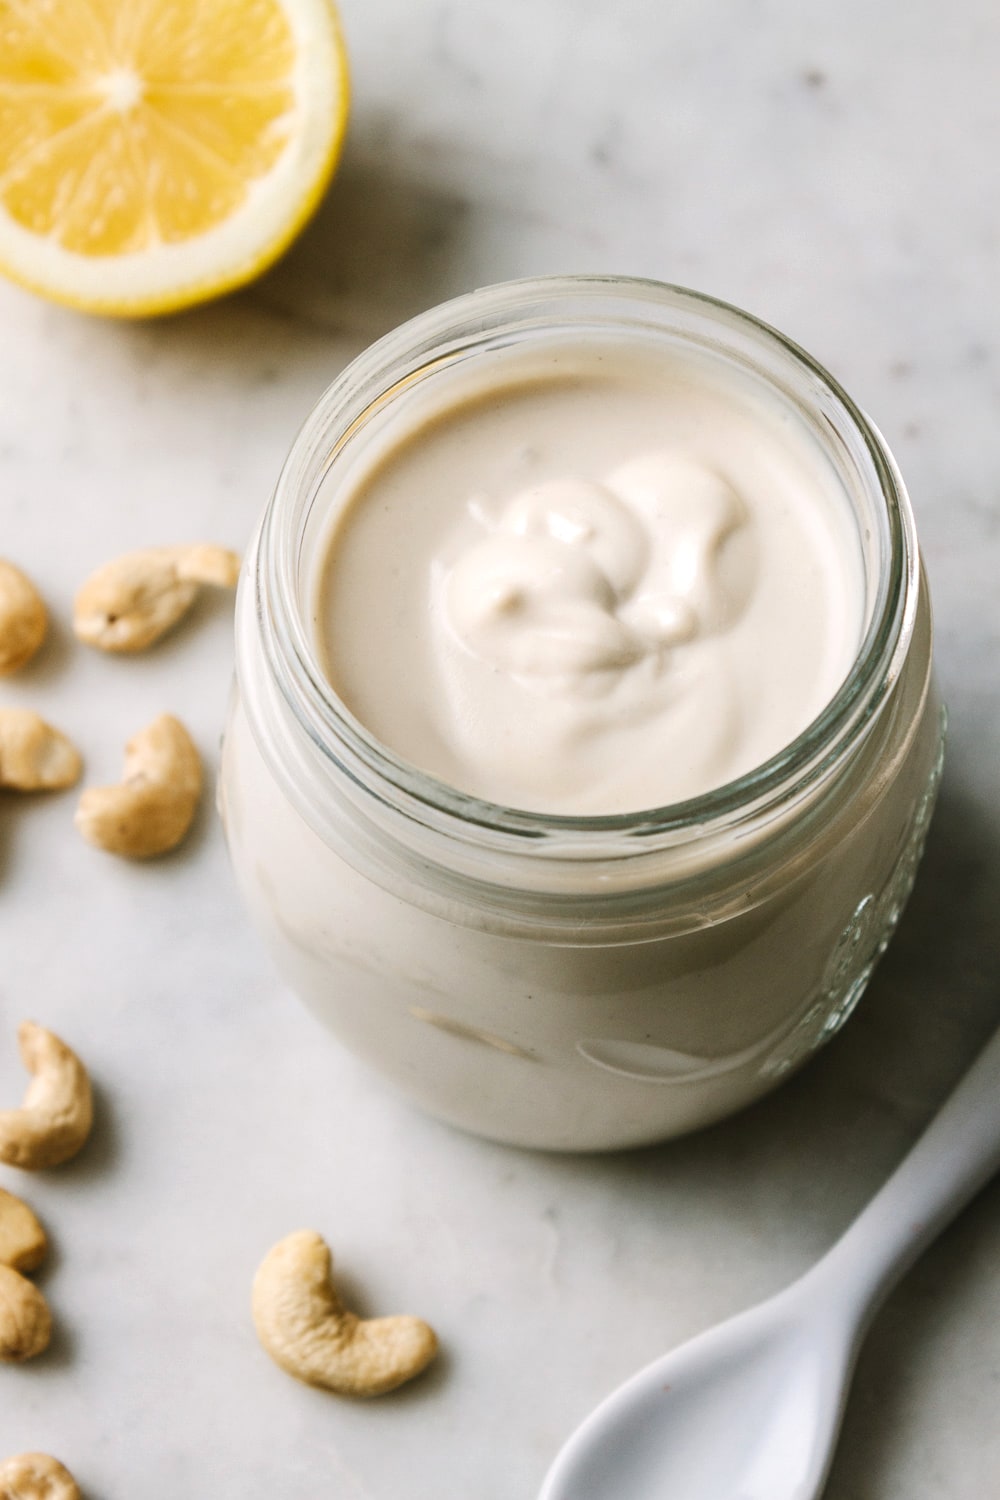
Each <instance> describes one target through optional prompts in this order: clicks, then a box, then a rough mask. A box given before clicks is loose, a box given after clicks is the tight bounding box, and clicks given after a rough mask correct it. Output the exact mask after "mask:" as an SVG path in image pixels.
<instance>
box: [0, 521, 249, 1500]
mask: <svg viewBox="0 0 1000 1500" xmlns="http://www.w3.org/2000/svg"><path fill="white" fill-rule="evenodd" d="M239 569H240V560H239V557H238V556H237V554H236V553H235V552H230V551H229V550H228V549H226V548H224V547H216V546H211V545H206V544H201V545H197V546H189V547H147V548H144V549H142V550H141V551H138V552H129V553H126V554H125V555H124V556H122V557H117V558H115V559H114V560H113V561H112V562H110V563H107V564H106V565H105V566H104V567H102V568H99V569H98V570H97V572H96V573H93V574H92V575H91V576H90V578H88V579H87V581H86V582H85V583H84V584H83V586H82V588H81V589H80V591H79V593H78V594H77V596H76V600H75V602H74V608H73V628H74V631H75V632H76V635H77V637H78V638H79V639H80V640H81V641H83V642H85V643H86V644H87V645H89V646H94V647H96V648H97V649H98V650H101V651H109V652H115V653H125V652H136V651H143V650H145V649H146V647H147V646H151V645H152V644H153V643H154V641H157V640H159V639H160V637H161V636H162V635H164V634H166V632H167V631H168V630H170V629H171V627H172V626H174V625H176V624H177V622H178V621H179V620H180V619H181V618H182V616H183V615H185V614H186V613H187V611H188V610H189V609H190V608H191V606H192V604H193V603H194V601H195V599H196V597H197V595H198V593H199V592H200V590H201V589H202V588H203V587H205V586H214V587H217V588H232V587H234V585H235V583H236V580H237V578H238V576H239ZM46 628H47V617H46V611H45V605H44V604H43V602H42V599H41V596H40V595H39V593H38V590H37V589H36V588H35V586H34V584H33V583H32V582H31V580H30V579H29V578H28V577H27V576H26V575H25V574H24V573H22V572H21V570H20V569H19V568H16V567H15V566H14V565H13V564H12V563H9V562H5V561H4V560H2V559H0V676H5V675H7V674H9V673H11V672H15V671H17V670H18V669H19V668H20V667H22V666H23V665H24V664H25V663H26V662H27V661H29V660H30V658H31V657H32V656H33V655H34V654H35V652H36V651H37V650H38V648H39V647H40V646H41V644H42V641H43V640H44V638H45V633H46ZM82 769H83V763H82V760H81V758H80V754H79V752H78V751H77V749H76V747H75V746H74V745H73V743H72V741H71V740H69V739H68V738H67V736H66V735H65V734H63V733H62V731H61V730H59V729H56V728H54V727H53V725H51V724H49V723H48V722H47V721H46V720H45V719H43V718H41V716H40V715H39V714H37V713H35V712H33V711H32V710H30V709H24V708H2V707H0V788H9V789H13V790H15V791H23V792H35V791H53V790H58V789H61V788H64V787H69V786H73V785H74V784H75V783H76V782H77V781H78V780H79V778H80V775H81V772H82ZM201 786H202V774H201V762H200V760H199V757H198V752H197V750H196V748H195V746H194V742H193V741H192V739H191V737H190V735H189V734H188V732H187V730H186V729H185V728H184V726H183V724H181V723H180V721H179V720H178V719H175V718H173V717H172V716H171V715H169V714H162V715H161V716H160V717H159V718H157V719H155V720H154V721H153V723H152V724H150V725H148V726H147V727H146V728H145V729H144V730H142V731H141V732H140V733H139V734H137V735H136V736H135V737H134V739H132V740H131V741H130V742H129V744H128V745H127V746H126V751H125V769H124V773H123V780H122V782H121V784H120V785H117V786H110V787H99V788H91V789H88V790H87V791H85V792H84V793H83V796H82V797H81V799H80V805H79V808H78V811H77V815H76V825H77V827H78V828H79V830H80V832H81V833H82V834H83V836H84V838H85V839H87V840H88V842H90V843H92V844H95V845H97V846H98V847H99V848H101V849H106V850H108V851H109V852H110V853H113V854H120V855H124V856H126V857H128V858H132V859H147V858H150V857H151V856H153V855H157V854H164V853H166V852H167V850H169V849H173V848H174V847H176V845H177V844H179V843H180V841H181V839H183V837H184V835H185V834H186V833H187V830H188V828H189V827H190V826H191V823H192V821H193V819H194V815H195V811H196V809H197V806H198V800H199V798H200V795H201ZM0 1500H2V1497H0Z"/></svg>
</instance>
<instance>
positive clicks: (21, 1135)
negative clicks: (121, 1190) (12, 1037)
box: [0, 1021, 94, 1170]
mask: <svg viewBox="0 0 1000 1500" xmlns="http://www.w3.org/2000/svg"><path fill="white" fill-rule="evenodd" d="M17 1039H18V1043H19V1045H20V1048H21V1060H22V1062H23V1063H24V1066H25V1067H26V1068H27V1070H28V1072H29V1073H31V1074H33V1077H32V1080H31V1082H30V1084H29V1085H28V1090H27V1093H26V1094H25V1096H24V1102H23V1104H22V1105H21V1108H20V1109H4V1110H0V1161H5V1162H7V1163H8V1165H10V1166H12V1167H26V1168H28V1169H29V1170H31V1169H34V1168H36V1167H56V1166H58V1165H59V1163H60V1162H64V1161H69V1159H70V1157H71V1156H75V1155H76V1153H77V1152H78V1151H79V1150H80V1148H81V1147H82V1146H83V1143H84V1141H85V1140H86V1139H87V1136H88V1135H89V1134H90V1127H91V1124H92V1122H93V1118H94V1106H93V1100H92V1097H91V1092H90V1079H89V1078H88V1077H87V1070H86V1068H85V1067H84V1066H83V1063H82V1062H81V1061H80V1059H79V1058H78V1057H77V1055H76V1053H75V1052H72V1051H70V1049H69V1047H67V1046H66V1043H65V1042H63V1041H60V1039H59V1038H58V1037H57V1036H56V1035H55V1033H54V1032H51V1031H46V1030H45V1028H44V1026H36V1025H35V1023H34V1021H22V1022H21V1024H20V1026H19V1027H18V1030H17Z"/></svg>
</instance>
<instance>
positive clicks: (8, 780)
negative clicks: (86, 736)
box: [0, 708, 83, 792]
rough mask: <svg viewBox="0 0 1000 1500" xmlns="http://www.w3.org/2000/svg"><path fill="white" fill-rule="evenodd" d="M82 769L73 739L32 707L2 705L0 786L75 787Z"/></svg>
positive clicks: (25, 788) (29, 789)
mask: <svg viewBox="0 0 1000 1500" xmlns="http://www.w3.org/2000/svg"><path fill="white" fill-rule="evenodd" d="M82 768H83V762H82V761H81V759H80V752H79V751H78V750H77V748H76V746H75V745H74V744H73V743H72V741H71V740H68V739H67V738H66V736H65V735H64V734H62V733H61V731H60V730H58V729H53V727H52V725H51V724H47V723H46V722H45V720H44V719H43V718H41V717H40V716H39V715H38V714H36V713H34V712H32V710H31V709H30V708H0V787H13V788H14V790H15V791H19V792H43V791H44V792H48V791H54V790H55V789H56V788H58V787H64V786H72V785H73V783H74V781H78V780H79V777H80V771H81V770H82Z"/></svg>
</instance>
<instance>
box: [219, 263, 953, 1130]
mask: <svg viewBox="0 0 1000 1500" xmlns="http://www.w3.org/2000/svg"><path fill="white" fill-rule="evenodd" d="M609 335H613V336H614V337H615V338H616V339H619V340H623V339H624V340H635V341H636V343H637V344H639V343H641V344H642V345H643V346H646V347H652V348H656V347H657V346H663V347H666V346H672V347H683V348H700V349H704V350H707V351H710V352H711V355H712V357H713V358H715V359H719V360H723V361H726V362H730V363H731V364H732V365H733V367H734V368H739V369H740V370H741V371H743V372H745V373H748V374H749V375H750V376H751V377H752V378H753V379H754V380H755V381H757V382H759V384H760V385H761V387H762V388H763V389H766V390H768V391H770V392H773V393H774V395H775V398H776V399H780V400H781V401H782V402H783V403H784V404H785V406H786V407H787V408H788V410H789V412H790V413H792V414H793V416H794V419H795V420H796V421H799V422H801V423H802V424H804V425H805V427H807V428H808V430H809V431H810V432H811V433H812V435H813V437H814V438H815V440H816V441H817V442H818V443H819V444H820V445H821V446H822V448H823V450H824V453H825V454H826V456H827V458H828V460H829V462H830V464H831V465H833V467H834V469H835V470H836V473H837V476H838V480H839V482H840V483H841V485H842V487H843V492H844V494H845V496H846V497H847V499H848V501H849V504H850V506H851V509H852V513H853V515H854V517H855V520H856V525H857V531H858V537H859V541H860V544H861V548H862V555H863V562H864V572H865V591H866V597H865V608H864V626H863V640H862V642H861V646H860V649H859V651H858V654H857V657H856V660H855V662H854V665H853V667H852V669H851V671H850V673H849V674H848V677H847V678H846V680H845V682H844V683H843V684H842V686H841V688H840V690H839V691H838V692H837V694H836V695H835V697H834V698H833V699H832V701H831V702H830V703H829V704H828V705H827V707H826V708H825V709H824V711H823V712H822V714H821V715H820V716H819V717H818V718H817V719H816V720H814V722H813V723H812V724H810V725H809V726H808V728H807V729H806V730H805V732H804V733H803V734H801V735H799V736H798V738H797V739H795V740H794V741H793V742H792V743H791V744H789V745H787V746H785V747H783V748H782V750H781V751H780V752H779V754H777V755H776V756H774V757H772V759H771V760H770V761H768V762H767V763H766V764H765V765H763V766H761V767H758V768H756V769H755V770H754V771H753V772H751V773H750V774H748V775H746V776H744V777H742V778H740V780H738V781H734V782H731V783H729V784H728V785H726V786H723V787H721V788H719V789H717V790H716V791H713V792H710V793H708V794H706V795H705V796H702V797H698V798H695V799H693V800H691V801H689V802H687V803H680V804H676V805H673V806H667V807H662V808H655V809H647V810H644V811H642V812H640V813H635V814H620V815H615V816H608V817H553V816H547V815H545V814H540V813H525V812H522V811H518V810H516V809H509V808H504V807H500V806H496V805H493V804H491V803H489V802H484V801H482V800H480V799H476V798H473V797H470V796H467V795H464V794H462V793H461V792H459V791H456V790H455V789H454V788H452V787H449V786H446V785H444V784H443V783H441V782H438V781H436V780H435V779H434V778H433V777H430V776H428V775H426V774H424V773H422V772H420V771H419V770H417V769H415V768H414V767H412V766H411V765H409V764H407V763H406V762H405V761H403V760H401V759H400V758H398V757H397V756H395V755H393V754H392V753H390V752H389V751H388V750H387V749H386V748H385V747H384V746H382V745H380V744H379V743H378V742H377V741H376V740H375V739H374V738H373V737H372V736H371V735H370V734H369V733H368V732H367V731H366V730H365V728H364V726H363V725H361V724H359V723H358V722H357V721H356V720H355V719H354V718H353V716H352V715H351V714H350V713H349V712H348V711H347V709H346V708H345V706H344V705H343V704H342V703H340V702H339V700H338V699H337V697H336V695H335V693H334V692H333V690H332V688H331V687H330V685H329V682H328V681H327V678H326V676H325V673H324V671H323V669H322V667H321V664H320V662H319V660H318V654H317V650H316V646H315V643H314V640H313V638H312V636H311V633H310V611H311V607H312V592H311V591H312V590H313V588H314V581H315V576H316V570H317V565H318V562H319V556H318V554H319V551H320V549H321V548H322V546H323V545H324V538H325V536H326V533H327V530H328V525H329V518H330V511H331V507H335V506H337V505H342V504H345V503H347V500H348V499H349V494H350V490H351V484H350V478H351V474H352V472H354V471H355V466H356V465H357V463H358V461H359V455H363V453H364V452H365V450H366V447H367V448H370V446H371V445H372V444H373V443H376V442H378V441H380V440H381V438H382V437H383V436H384V434H385V433H386V432H389V433H391V432H392V431H393V428H394V426H396V425H398V424H399V423H400V422H401V421H403V420H404V418H405V412H406V410H407V406H408V404H409V405H410V406H411V407H412V403H413V401H414V400H415V399H426V398H427V397H428V393H430V396H431V397H433V393H434V390H435V389H436V388H437V387H438V386H441V385H442V383H443V382H444V381H446V380H447V379H449V378H453V377H454V374H455V372H456V371H463V370H467V371H472V370H478V369H481V368H483V367H484V364H485V362H486V361H488V360H489V359H490V358H493V357H495V356H496V353H497V351H498V350H504V349H509V348H511V347H514V346H516V347H518V348H521V349H524V348H531V349H533V348H542V347H544V346H545V345H546V343H547V342H549V343H551V342H552V341H553V340H558V341H560V343H561V344H562V345H563V346H566V344H567V342H568V343H569V344H572V342H573V341H579V342H580V344H581V345H586V344H587V343H588V341H589V342H592V341H594V340H595V339H600V338H603V337H607V336H609ZM442 388H443V386H442ZM941 746H942V719H941V711H940V707H939V705H938V702H937V699H936V694H935V690H934V683H933V676H932V671H931V626H930V613H929V605H928V599H927V591H926V585H925V582H924V580H923V578H922V575H921V571H920V566H919V561H918V554H917V545H916V538H915V534H914V529H913V521H912V516H911V514H910V509H909V505H908V502H907V499H906V495H905V492H904V489H903V486H902V482H901V480H900V477H899V474H898V472H897V470H896V468H895V465H894V464H893V461H892V459H891V457H890V455H889V454H888V452H887V451H886V449H885V446H884V444H883V443H882V441H881V439H880V438H879V436H878V434H877V433H876V432H875V430H874V429H873V428H872V427H871V425H870V424H869V423H868V422H867V421H866V419H865V418H864V417H863V416H862V415H861V413H860V412H858V410H857V409H856V407H855V406H854V405H853V403H852V402H851V401H850V400H849V398H848V397H847V396H846V394H845V393H844V392H843V391H842V390H840V388H839V387H838V386H837V385H836V383H835V382H834V381H833V380H832V379H831V377H830V376H829V375H827V374H826V373H825V372H824V371H823V370H822V369H821V368H820V367H819V366H817V365H816V364H815V363H814V362H813V361H812V360H811V359H809V357H808V356H806V355H805V354H804V353H803V352H802V351H801V350H798V349H796V348H795V347H794V346H793V345H791V344H789V343H788V342H787V341H786V340H784V339H783V338H782V337H781V336H780V335H778V334H776V333H775V332H774V331H773V330H770V329H768V328H766V327H764V326H763V325H761V324H759V323H757V322H756V321H755V320H753V319H752V318H749V317H748V316H747V315H745V314H743V313H740V312H739V311H737V310H736V309H733V308H730V307H727V306H725V305H722V304H719V303H715V302H712V301H710V300H709V299H706V298H702V297H698V296H695V295H694V294H692V293H689V292H684V291H681V290H679V289H676V288H669V287H663V286H660V285H658V284H654V283H648V282H635V281H628V280H615V279H604V278H582V277H581V278H574V277H569V278H554V279H547V280H542V281H537V282H529V283H514V284H510V285H506V286H502V287H496V288H488V289H486V290H484V291H481V292H477V293H474V294H472V295H471V296H469V297H465V298H461V299H458V300H457V301H456V302H454V303H449V304H446V305H445V306H444V307H442V308H438V309H434V310H433V311H432V312H430V313H428V314H425V315H424V316H423V317H421V318H418V319H416V320H414V322H412V323H410V324H407V325H405V326H404V327H403V328H401V329H399V330H397V331H396V332H395V333H393V334H391V335H389V336H388V337H387V338H386V339H384V340H382V341H380V343H379V344H376V345H375V346H373V347H372V349H370V350H368V351H367V352H366V353H365V354H364V355H362V356H361V357H360V358H359V359H358V360H357V361H355V363H354V364H353V365H352V366H351V367H349V369H348V370H346V371H345V372H344V373H343V375H342V376H341V377H340V378H339V379H338V380H337V381H336V382H334V384H333V385H332V386H331V388H330V390H329V391H328V392H327V393H326V395H325V396H324V397H323V398H322V400H321V401H320V403H319V405H318V406H317V408H316V409H315V411H314V412H313V414H312V416H311V417H310V418H309V420H308V421H307V423H306V425H305V427H304V428H303V430H302V432H301V433H300V435H299V438H298V439H297V441H296V444H295V446H294V447H293V450H292V453H291V455H290V457H289V460H288V462H287V464H286V467H285V469H284V471H283V474H282V476H281V478H280V480H279V483H278V486H277V489H276V492H275V495H274V497H273V499H272V501H271V504H270V506H269V507H268V510H267V512H266V513H265V517H264V520H263V523H262V526H261V529H260V532H259V534H258V538H257V541H256V544H255V547H254V549H253V552H252V554H251V557H250V558H249V560H248V565H247V568H246V570H245V574H244V578H243V580H242V583H241V587H240V594H239V599H238V606H237V688H236V690H235V692H234V701H233V708H232V713H231V716H230V722H229V725H228V728H227V733H226V738H225V746H224V756H223V771H222V784H221V791H222V805H223V809H224V817H225V822H226V829H227V836H228V839H229V844H230V849H231V853H232V858H233V863H234V867H235V870H236V873H237V877H238V880H239V883H240V886H241V889H242V890H243V893H244V895H245V898H246V900H247V902H248V904H249V906H250V909H251V911H252V912H253V914H254V916H255V918H256V919H257V921H258V923H259V925H260V927H261V929H262V931H263V932H264V934H265V936H266V937H267V939H268V941H269V944H270V946H271V948H272V950H273V952H274V954H275V957H276V959H277V962H278V965H279V968H280V969H281V971H282V973H283V974H284V975H285V977H286V979H287V980H288V982H289V983H290V984H291V986H292V988H293V989H294V990H296V991H297V992H298V993H299V995H300V996H301V997H302V998H303V999H304V1000H305V1001H306V1003H307V1004H308V1005H309V1006H310V1007H311V1008H312V1009H313V1010H314V1011H315V1012H316V1013H317V1014H318V1015H319V1016H320V1017H321V1019H323V1020H324V1021H325V1022H326V1023H327V1024H328V1025H329V1026H330V1027H331V1028H332V1030H333V1031H334V1032H335V1033H336V1034H337V1035H338V1036H339V1037H340V1039H341V1040H342V1041H343V1042H344V1043H346V1045H348V1046H349V1047H351V1048H352V1049H353V1050H354V1051H355V1052H356V1053H357V1054H358V1055H359V1056H361V1057H363V1058H364V1059H366V1060H367V1061H368V1062H369V1063H371V1064H373V1065H374V1066H375V1067H376V1068H378V1069H379V1070H380V1071H381V1072H382V1073H383V1074H384V1075H385V1076H387V1077H388V1078H389V1079H391V1080H392V1081H393V1082H394V1083H395V1084H397V1085H398V1086H399V1087H400V1088H402V1089H403V1090H404V1091H405V1092H406V1093H407V1094H409V1095H410V1097H412V1098H413V1099H414V1100H416V1101H417V1102H418V1103H419V1104H421V1105H422V1106H423V1107H425V1108H427V1109H428V1110H430V1111H432V1112H433V1113H436V1114H438V1115H440V1116H442V1117H444V1118H446V1119H448V1120H450V1121H452V1122H454V1123H456V1124H458V1125H461V1126H464V1127H466V1128H468V1129H471V1130H475V1131H479V1132H482V1133H485V1134H488V1135H490V1136H493V1137H495V1138H497V1139H501V1140H506V1141H510V1142H514V1143H517V1144H523V1145H532V1146H543V1147H554V1148H565V1149H599V1148H608V1147H615V1146H625V1145H632V1144H639V1143H645V1142H649V1141H653V1140H656V1139H660V1138H663V1137H666V1136H669V1135H673V1134H677V1133H679V1132H681V1131H685V1130H689V1129H692V1128H694V1127H696V1126H698V1125H701V1124H704V1123H707V1122H709V1121H710V1120H714V1119H717V1118H719V1117H721V1116H723V1115H725V1114H727V1113H729V1112H730V1111H732V1110H734V1109H737V1108H739V1107H741V1106H742V1105H743V1104H745V1103H747V1102H749V1101H750V1100H752V1099H753V1098H755V1097H757V1096H759V1095H760V1094H762V1093H763V1092H765V1091H766V1090H767V1089H768V1088H770V1087H772V1086H773V1085H774V1084H775V1082H777V1081H778V1080H779V1079H780V1078H781V1077H783V1076H784V1075H785V1074H787V1073H788V1072H789V1071H790V1070H791V1069H792V1068H794V1067H795V1066H797V1065H798V1064H799V1063H800V1062H801V1061H802V1060H804V1058H806V1057H807V1056H808V1055H809V1054H810V1052H811V1051H812V1050H813V1049H814V1048H815V1047H817V1046H818V1045H820V1044H821V1042H822V1041H823V1040H824V1039H825V1038H826V1037H828V1036H829V1035H831V1034H832V1033H833V1032H834V1031H835V1030H836V1029H837V1027H838V1026H839V1025H840V1024H842V1022H843V1021H844V1020H845V1019H846V1017H847V1015H848V1014H849V1013H850V1011H851V1009H852V1008H853V1006H854V1005H855V1004H856V1002H857V1000H858V998H859V997H860V995H861V993H862V991H863V989H864V986H865V984H866V982H867V979H868V977H869V975H870V973H871V971H872V968H873V966H874V964H875V962H876V960H877V958H878V955H879V954H880V952H881V951H882V949H883V948H884V946H885V944H886V942H887V941H888V938H889V936H890V935H891V932H892V930H893V927H894V926H895V923H896V921H897V920H898V916H899V912H900V910H901V908H902V905H903V903H904V902H905V899H906V896H907V894H908V892H909V888H910V886H911V885H912V881H913V878H914V874H915V870H916V865H917V861H918V859H919V854H920V850H921V847H922V843H923V838H924V834H925V832H926V827H927V823H928V821H929V818H930V814H931V810H932V807H933V801H934V794H935V791H936V786H937V780H938V777H939V775H940V765H941Z"/></svg>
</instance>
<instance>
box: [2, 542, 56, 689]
mask: <svg viewBox="0 0 1000 1500" xmlns="http://www.w3.org/2000/svg"><path fill="white" fill-rule="evenodd" d="M46 624H47V620H46V615H45V605H44V604H43V603H42V599H41V595H40V594H39V592H38V590H37V589H36V588H35V585H34V584H33V583H32V582H31V579H30V578H26V577H25V575H24V574H23V573H22V572H21V570H20V568H15V566H14V564H13V563H9V562H5V561H4V560H3V558H0V677H6V676H7V674H8V673H9V672H16V671H17V669H18V667H23V666H24V664H25V662H26V661H30V660H31V658H32V657H33V656H34V654H35V652H36V651H37V650H38V648H39V646H40V645H41V644H42V641H43V640H44V639H45V627H46Z"/></svg>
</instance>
